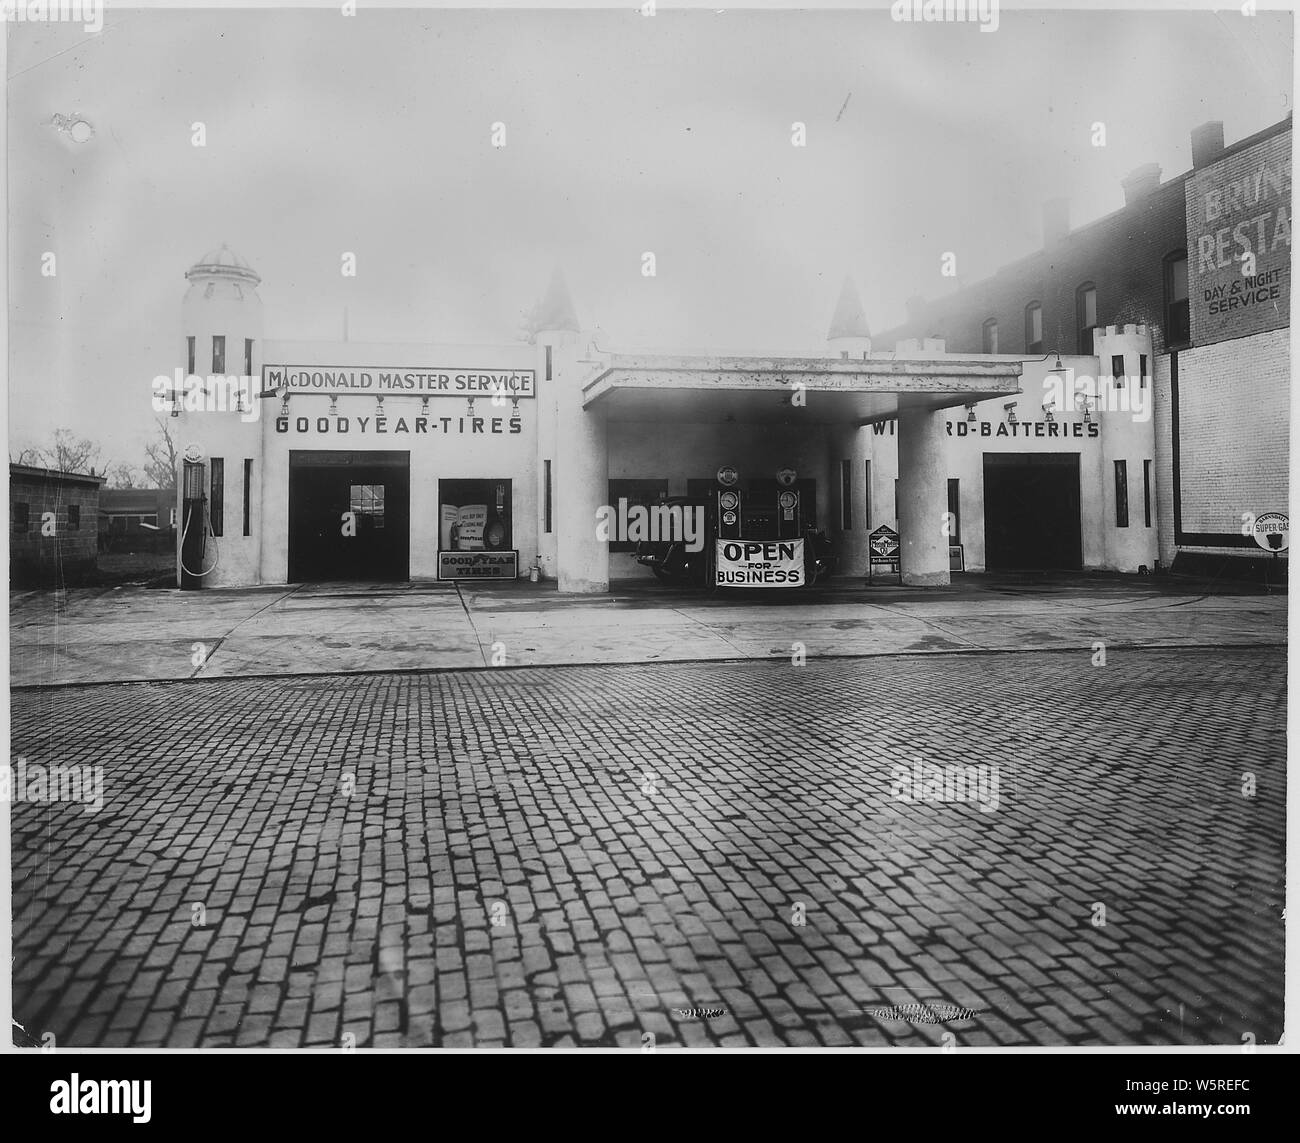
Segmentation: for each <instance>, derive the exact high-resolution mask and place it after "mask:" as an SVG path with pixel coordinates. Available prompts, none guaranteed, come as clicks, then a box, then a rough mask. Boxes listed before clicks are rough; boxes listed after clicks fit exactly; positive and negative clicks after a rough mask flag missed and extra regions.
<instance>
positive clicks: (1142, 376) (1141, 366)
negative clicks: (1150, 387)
mask: <svg viewBox="0 0 1300 1143" xmlns="http://www.w3.org/2000/svg"><path fill="white" fill-rule="evenodd" d="M1149 376H1150V374H1149V373H1148V372H1147V355H1146V354H1145V353H1139V354H1138V388H1139V389H1145V388H1146V387H1147V378H1148V377H1149Z"/></svg>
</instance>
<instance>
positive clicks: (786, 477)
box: [776, 468, 799, 488]
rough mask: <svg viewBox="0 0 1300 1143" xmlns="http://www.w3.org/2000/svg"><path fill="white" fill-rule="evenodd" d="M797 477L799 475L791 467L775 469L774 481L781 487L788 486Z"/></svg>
mask: <svg viewBox="0 0 1300 1143" xmlns="http://www.w3.org/2000/svg"><path fill="white" fill-rule="evenodd" d="M798 479H799V476H798V474H797V473H796V472H795V470H794V469H793V468H778V469H777V470H776V482H777V484H779V485H781V486H782V487H783V488H789V487H790V485H792V484H793V483H794V482H795V481H796V480H798Z"/></svg>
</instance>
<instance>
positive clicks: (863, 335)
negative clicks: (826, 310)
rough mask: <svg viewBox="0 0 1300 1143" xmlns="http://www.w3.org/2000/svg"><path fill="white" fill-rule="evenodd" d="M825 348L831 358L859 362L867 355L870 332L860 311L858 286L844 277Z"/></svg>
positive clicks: (869, 350)
mask: <svg viewBox="0 0 1300 1143" xmlns="http://www.w3.org/2000/svg"><path fill="white" fill-rule="evenodd" d="M826 348H827V351H828V352H829V353H830V355H831V356H832V357H841V358H846V359H851V360H853V361H861V360H863V359H864V358H866V357H867V356H868V355H869V354H870V353H871V330H870V328H869V327H868V326H867V313H866V311H865V310H864V309H863V308H862V299H861V298H860V297H859V296H858V287H857V285H856V284H855V283H854V281H853V279H852V278H850V277H846V278H845V279H844V284H843V285H842V286H841V287H840V300H839V302H838V303H837V304H836V306H835V316H834V317H833V318H831V328H830V329H829V330H828V331H827V333H826Z"/></svg>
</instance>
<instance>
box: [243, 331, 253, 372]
mask: <svg viewBox="0 0 1300 1143" xmlns="http://www.w3.org/2000/svg"><path fill="white" fill-rule="evenodd" d="M252 375H253V339H252V338H251V337H246V338H244V376H245V377H251V376H252Z"/></svg>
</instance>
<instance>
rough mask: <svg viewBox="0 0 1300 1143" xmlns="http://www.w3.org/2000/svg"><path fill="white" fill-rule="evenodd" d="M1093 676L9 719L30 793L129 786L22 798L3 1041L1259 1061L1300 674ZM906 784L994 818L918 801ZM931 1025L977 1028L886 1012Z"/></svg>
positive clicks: (1022, 675)
mask: <svg viewBox="0 0 1300 1143" xmlns="http://www.w3.org/2000/svg"><path fill="white" fill-rule="evenodd" d="M1091 658H1092V656H1091V652H1088V651H1068V652H1038V653H1032V654H994V655H944V654H939V655H914V656H910V657H902V658H885V657H881V658H872V659H852V660H849V659H841V660H834V661H826V660H823V661H817V660H810V661H809V662H808V664H807V665H806V666H792V665H790V663H789V662H788V661H780V660H773V661H768V662H748V663H735V662H730V663H724V662H718V663H689V664H675V665H664V664H653V665H619V666H601V667H556V668H546V669H541V668H521V669H504V670H497V671H492V670H479V671H466V672H454V673H440V674H373V675H357V676H349V677H343V676H337V675H323V676H319V677H314V678H287V679H283V680H268V679H238V678H236V679H214V680H206V679H202V680H195V681H192V682H181V683H172V682H159V683H139V684H129V685H104V686H99V685H96V686H77V687H69V688H60V689H55V688H48V689H41V690H31V691H20V692H16V693H15V694H14V696H13V755H14V765H15V766H17V764H18V760H19V758H20V757H21V758H22V759H24V760H25V763H26V765H27V766H28V767H29V768H30V767H33V766H44V767H49V766H53V765H62V766H68V765H73V764H75V765H80V766H86V767H94V766H102V767H103V781H104V789H103V793H104V804H103V808H102V809H101V810H99V811H98V812H83V807H82V806H79V805H75V804H67V803H49V802H45V803H41V802H36V801H26V802H18V803H16V804H15V805H14V806H13V807H12V810H13V827H12V836H13V844H14V858H13V862H14V913H15V916H14V953H15V956H16V962H15V966H14V973H15V977H14V1010H15V1016H16V1019H17V1020H18V1021H19V1022H20V1023H21V1024H22V1025H23V1026H24V1028H25V1030H26V1032H27V1034H28V1035H29V1036H31V1037H34V1038H36V1039H38V1040H39V1039H40V1037H41V1036H42V1035H44V1034H46V1033H53V1035H54V1037H55V1040H56V1043H58V1044H62V1045H66V1046H91V1045H97V1046H109V1045H134V1046H158V1045H165V1046H170V1047H189V1046H196V1045H201V1046H206V1047H219V1046H268V1045H269V1046H283V1047H291V1046H303V1045H305V1046H320V1047H339V1046H340V1045H343V1044H345V1043H346V1042H349V1041H347V1040H346V1039H345V1037H347V1036H349V1035H350V1036H352V1037H355V1041H353V1042H355V1044H356V1046H358V1047H397V1046H446V1047H455V1046H471V1045H472V1046H517V1047H532V1046H577V1045H582V1046H593V1045H604V1046H623V1047H628V1048H640V1047H641V1046H642V1045H643V1036H644V1035H645V1034H646V1033H649V1034H652V1035H653V1036H654V1037H655V1045H656V1046H657V1047H658V1048H660V1049H663V1048H672V1047H678V1046H708V1045H725V1046H731V1045H734V1046H745V1045H791V1046H816V1045H845V1046H848V1045H890V1044H896V1045H905V1046H926V1045H938V1044H941V1043H943V1042H944V1037H945V1036H951V1037H952V1038H953V1039H954V1040H955V1043H956V1044H957V1045H958V1046H962V1045H980V1044H1003V1045H1009V1044H1023V1045H1028V1044H1067V1043H1068V1044H1128V1043H1138V1044H1225V1045H1239V1044H1241V1043H1242V1038H1243V1036H1253V1037H1254V1038H1255V1039H1256V1040H1257V1041H1258V1042H1259V1043H1260V1044H1266V1043H1271V1042H1275V1041H1276V1039H1277V1037H1278V1035H1279V1034H1280V1032H1281V1013H1282V986H1283V948H1284V940H1283V918H1282V907H1283V867H1284V862H1283V832H1284V807H1285V772H1284V759H1285V725H1284V715H1285V649H1284V648H1282V647H1269V648H1239V647H1234V648H1223V649H1218V650H1205V649H1191V648H1181V649H1170V650H1131V651H1112V653H1111V654H1110V657H1109V662H1108V664H1107V665H1106V666H1104V667H1103V666H1093V665H1092V662H1091ZM896 764H897V765H902V766H905V767H906V768H907V773H908V774H909V775H912V774H918V775H922V776H927V775H930V774H933V773H934V771H933V769H932V768H933V767H940V768H942V767H952V766H958V765H960V766H981V767H990V768H996V769H990V770H987V771H982V774H983V775H984V777H985V778H988V777H990V776H991V777H993V778H996V785H991V786H990V785H988V784H987V783H985V784H984V785H981V787H980V789H981V790H982V791H983V792H984V793H985V794H991V795H993V796H992V797H989V798H986V799H985V801H984V803H983V804H980V803H977V802H974V801H933V800H915V799H914V800H912V801H910V802H909V801H904V800H902V799H901V798H900V797H899V796H898V794H899V790H900V786H899V783H900V778H899V775H898V774H897V773H895V772H894V770H895V766H896ZM914 766H920V769H918V770H913V767H914ZM927 768H931V769H927ZM1247 774H1249V775H1253V783H1254V790H1253V796H1247V794H1246V793H1244V792H1243V790H1244V788H1245V787H1246V786H1247V785H1248V784H1249V782H1250V781H1251V780H1252V779H1250V778H1248V777H1244V775H1247ZM908 788H910V789H912V790H913V791H917V787H916V786H911V787H908ZM923 1004H929V1005H936V1004H942V1005H952V1006H956V1007H958V1008H961V1009H968V1010H970V1011H969V1012H951V1011H945V1010H930V1011H928V1012H922V1014H921V1015H920V1016H918V1015H917V1014H916V1013H915V1012H911V1013H909V1012H887V1011H881V1010H885V1009H891V1008H896V1007H901V1006H906V1005H923ZM700 1009H707V1010H709V1011H706V1012H699V1011H692V1012H688V1011H687V1010H700ZM908 1015H910V1016H911V1020H910V1021H909V1020H908V1019H906V1017H907V1016H908Z"/></svg>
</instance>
